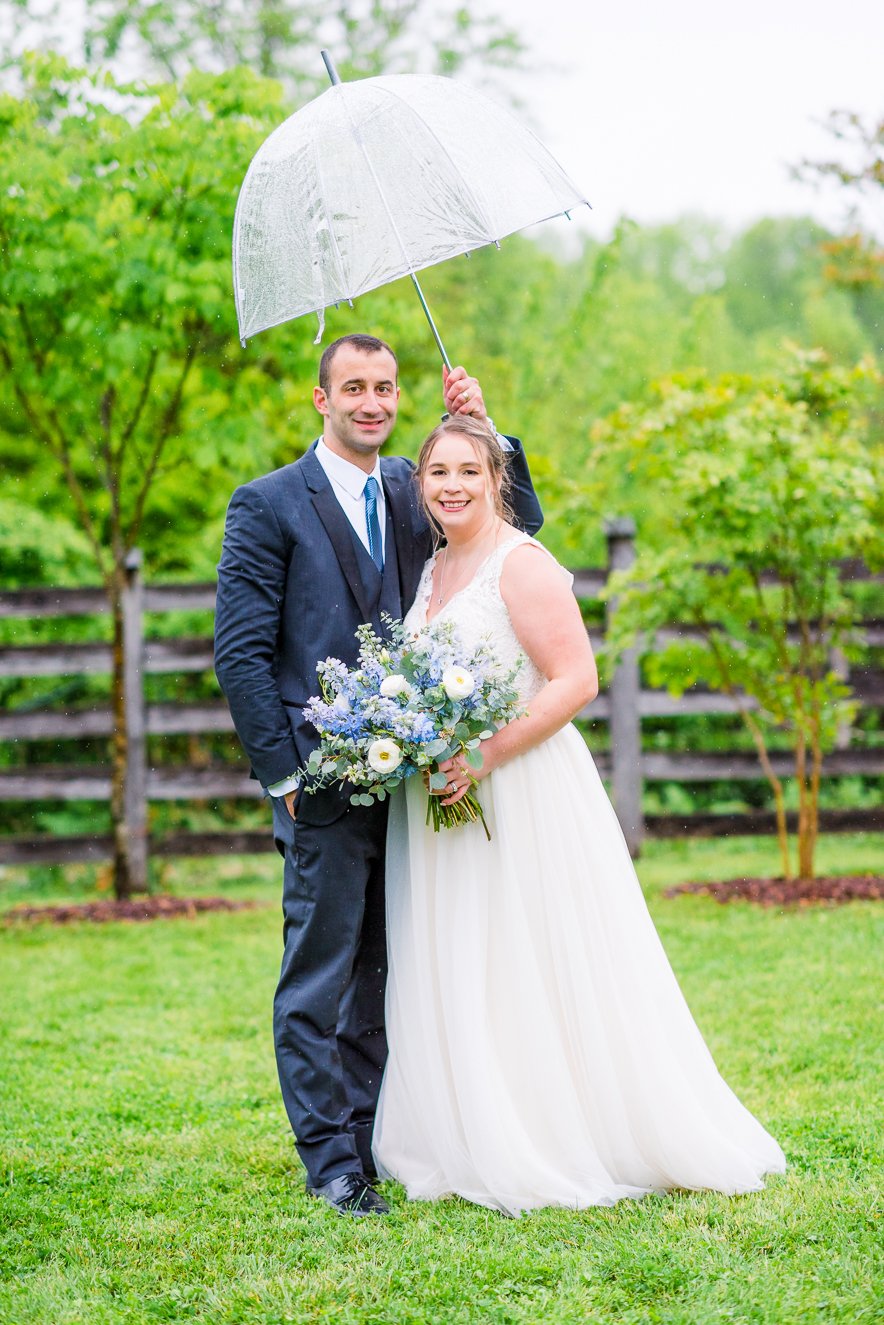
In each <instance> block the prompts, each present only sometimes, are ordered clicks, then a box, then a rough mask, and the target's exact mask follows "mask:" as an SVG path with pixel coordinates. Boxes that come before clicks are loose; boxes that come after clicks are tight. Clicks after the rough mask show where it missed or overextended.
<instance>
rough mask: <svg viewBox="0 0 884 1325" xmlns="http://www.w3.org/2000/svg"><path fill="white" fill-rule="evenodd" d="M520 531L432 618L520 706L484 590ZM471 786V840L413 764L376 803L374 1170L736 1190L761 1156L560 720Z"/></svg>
mask: <svg viewBox="0 0 884 1325" xmlns="http://www.w3.org/2000/svg"><path fill="white" fill-rule="evenodd" d="M526 541H529V540H528V538H527V535H524V534H520V535H516V536H515V537H513V538H511V539H509V540H508V541H507V542H506V543H504V544H502V545H501V546H500V547H499V548H498V549H497V550H496V551H495V552H494V553H493V554H492V555H491V557H490V558H489V559H488V560H487V561H486V562H485V564H484V565H483V566H482V567H481V568H480V570H479V571H478V572H477V574H476V576H475V578H474V579H473V580H472V582H471V583H470V584H469V585H468V586H467V587H466V588H465V589H463V590H462V591H461V592H460V593H458V594H456V595H455V596H454V597H453V598H452V599H451V600H450V601H449V602H448V603H447V604H446V606H445V607H444V608H443V610H442V611H441V613H440V614H439V617H438V618H434V620H435V619H440V620H441V619H450V620H452V621H454V622H455V624H456V628H457V633H458V635H459V637H460V638H461V639H462V641H463V643H464V644H465V646H466V647H467V648H471V647H472V646H473V645H475V644H477V643H478V642H479V640H480V639H483V638H490V640H491V641H492V642H493V645H494V648H495V651H496V653H497V655H498V657H499V658H500V659H501V661H502V662H503V663H504V664H511V663H514V662H516V661H517V660H519V661H520V662H521V671H520V674H519V680H518V682H517V684H518V685H519V690H520V695H521V697H522V700H523V701H524V702H525V704H526V706H528V705H530V701H531V697H532V695H534V694H536V693H537V691H538V690H539V689H540V688H541V686H542V685H543V684H544V678H543V676H542V675H541V674H540V673H539V672H538V670H537V669H536V667H535V666H534V665H533V663H532V662H531V661H530V660H529V659H528V658H527V657H526V656H525V654H524V653H523V651H522V649H521V648H520V645H519V642H518V639H517V638H516V635H515V633H514V631H513V627H512V623H511V621H510V618H509V614H508V612H507V609H506V605H505V604H504V602H503V599H502V598H501V595H500V589H499V581H500V572H501V568H502V566H503V562H504V559H505V557H506V555H507V553H508V552H509V551H510V550H511V549H512V548H513V547H515V546H517V545H518V544H520V543H523V542H526ZM538 555H544V553H540V552H539V553H538ZM545 555H550V554H548V553H546V554H545ZM432 564H433V563H432V561H430V562H428V563H427V566H426V567H425V568H424V574H423V578H422V580H421V583H420V587H419V589H418V593H417V598H416V600H415V603H414V606H413V607H412V608H411V611H410V612H409V613H408V615H407V617H406V624H407V625H408V626H409V627H410V628H412V629H413V630H417V629H419V628H420V627H423V626H424V625H425V624H426V616H427V606H428V602H429V596H430V582H431V575H432ZM563 574H567V572H566V571H564V570H563ZM479 796H480V799H481V801H482V803H483V806H484V810H485V815H486V818H487V820H488V825H489V828H490V830H491V834H492V839H491V841H490V842H488V841H487V840H486V838H485V834H484V832H483V830H482V828H481V826H480V825H478V824H474V825H468V826H466V827H461V828H455V829H445V830H443V831H441V832H439V833H434V832H433V831H432V829H431V828H428V827H426V824H425V817H426V804H427V800H426V798H427V793H426V791H425V789H424V786H423V783H422V781H421V779H419V778H411V779H409V781H408V782H407V783H406V784H405V788H404V789H403V790H401V791H400V792H399V793H397V795H396V796H395V797H394V800H393V804H392V805H391V815H390V827H389V834H388V841H387V927H388V929H387V944H388V950H389V958H390V974H389V984H388V986H387V1034H388V1039H389V1046H390V1056H389V1061H388V1063H387V1068H386V1071H385V1074H384V1080H383V1085H382V1088H381V1097H380V1103H379V1107H378V1115H377V1123H376V1127H375V1133H374V1154H375V1158H376V1162H377V1165H378V1170H379V1172H380V1174H381V1175H382V1176H384V1177H392V1178H396V1179H398V1180H399V1181H400V1182H402V1183H403V1184H404V1185H405V1187H406V1190H407V1192H408V1195H409V1196H410V1197H412V1198H417V1199H431V1198H435V1197H441V1196H444V1195H446V1194H450V1193H456V1194H458V1195H459V1196H462V1197H465V1198H466V1199H467V1200H469V1201H474V1202H477V1203H478V1204H480V1205H486V1206H491V1207H493V1208H496V1209H499V1210H502V1211H506V1212H508V1213H510V1214H518V1213H519V1212H520V1211H522V1210H530V1209H533V1208H536V1207H539V1206H567V1207H571V1208H575V1209H579V1208H581V1207H584V1206H590V1205H610V1204H612V1203H613V1202H615V1201H618V1200H620V1199H622V1198H623V1197H638V1196H643V1195H645V1194H646V1193H648V1192H652V1191H662V1190H667V1189H669V1188H673V1187H684V1188H712V1189H714V1190H717V1191H721V1192H727V1193H736V1192H748V1191H755V1190H757V1189H758V1188H760V1187H761V1186H762V1185H763V1184H762V1175H763V1174H765V1173H774V1172H776V1173H778V1172H782V1171H783V1169H784V1168H785V1160H784V1157H783V1153H782V1151H781V1150H780V1147H779V1146H778V1145H777V1143H776V1141H774V1140H773V1138H772V1137H771V1136H769V1135H768V1133H767V1132H766V1131H765V1130H764V1128H763V1127H762V1126H761V1125H760V1124H759V1123H758V1122H757V1121H756V1120H755V1118H753V1117H752V1115H751V1114H750V1113H749V1112H748V1111H747V1110H746V1109H745V1108H744V1107H743V1105H742V1104H741V1103H740V1102H739V1100H738V1099H737V1098H736V1096H735V1095H734V1094H733V1093H732V1091H731V1090H730V1089H729V1087H728V1086H727V1085H726V1084H725V1082H724V1081H723V1080H722V1078H721V1077H720V1076H719V1074H718V1071H717V1069H716V1067H715V1063H714V1062H713V1060H712V1056H711V1055H710V1053H709V1050H708V1049H707V1047H706V1044H705V1042H704V1041H703V1038H702V1036H701V1035H700V1032H699V1030H698V1029H697V1027H696V1025H695V1024H694V1021H693V1019H692V1017H691V1014H690V1012H689V1010H688V1007H687V1005H686V1003H685V1001H684V998H683V996H682V994H681V991H680V989H679V987H678V984H677V983H676V980H675V976H674V975H673V973H672V970H671V968H670V965H669V962H668V960H667V958H666V954H665V952H664V951H663V948H662V946H661V944H660V940H659V938H658V937H657V932H656V930H655V929H654V925H653V923H652V921H651V918H650V916H649V914H648V910H647V907H646V905H645V902H644V898H643V896H642V892H641V889H640V886H639V883H638V880H637V878H636V875H635V870H634V869H633V865H632V861H631V859H630V857H629V853H628V851H627V848H626V844H625V842H624V840H623V835H622V833H621V831H620V826H619V824H618V822H617V819H616V817H615V815H614V811H613V809H612V807H611V804H610V802H609V801H608V798H607V796H606V794H605V791H604V788H603V786H602V783H601V780H600V779H599V775H598V773H597V771H596V768H595V765H594V763H593V760H592V756H591V755H590V753H589V751H588V750H587V748H586V745H585V743H584V741H583V738H582V737H581V736H580V734H579V732H578V731H577V730H576V728H575V727H573V726H572V725H571V724H569V725H568V726H566V727H564V728H563V729H562V730H561V731H559V732H557V733H556V734H555V735H554V736H552V737H551V738H550V739H549V740H547V741H545V742H544V743H543V744H542V745H540V746H538V747H537V748H536V749H534V750H531V751H529V752H528V753H526V754H523V755H521V756H518V757H517V758H515V759H512V760H511V761H510V762H509V763H507V764H504V765H503V766H502V767H500V768H498V769H495V770H494V772H493V773H491V774H490V775H489V776H488V777H487V778H486V779H484V780H483V781H482V782H481V784H480V787H479ZM735 992H736V991H735Z"/></svg>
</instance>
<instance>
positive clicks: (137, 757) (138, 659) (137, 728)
mask: <svg viewBox="0 0 884 1325" xmlns="http://www.w3.org/2000/svg"><path fill="white" fill-rule="evenodd" d="M123 669H124V670H123V695H124V700H125V705H126V730H127V746H126V750H127V754H126V792H125V816H126V836H127V837H128V840H129V865H130V877H131V882H132V888H133V890H134V891H135V892H146V891H147V707H146V704H145V701H144V586H143V583H142V580H141V552H140V550H139V549H138V548H132V549H131V550H130V551H129V552H128V553H127V555H126V588H125V590H124V591H123Z"/></svg>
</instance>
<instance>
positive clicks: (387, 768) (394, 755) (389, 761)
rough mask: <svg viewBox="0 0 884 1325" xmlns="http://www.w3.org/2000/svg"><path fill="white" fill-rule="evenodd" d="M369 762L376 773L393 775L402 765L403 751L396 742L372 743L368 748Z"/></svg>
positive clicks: (382, 741)
mask: <svg viewBox="0 0 884 1325" xmlns="http://www.w3.org/2000/svg"><path fill="white" fill-rule="evenodd" d="M368 762H369V763H370V764H371V766H372V768H373V769H374V771H375V772H376V773H392V772H393V770H394V769H395V768H398V767H399V765H400V764H401V763H402V751H401V750H400V749H399V746H398V745H397V744H396V742H395V741H390V740H381V741H372V743H371V745H370V746H369V747H368Z"/></svg>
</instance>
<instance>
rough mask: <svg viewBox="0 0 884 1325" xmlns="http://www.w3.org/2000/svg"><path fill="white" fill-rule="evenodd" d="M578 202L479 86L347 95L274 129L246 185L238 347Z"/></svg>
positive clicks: (363, 86) (439, 81)
mask: <svg viewBox="0 0 884 1325" xmlns="http://www.w3.org/2000/svg"><path fill="white" fill-rule="evenodd" d="M584 202H586V199H585V198H584V197H583V194H582V193H581V192H580V190H579V189H578V188H577V186H576V185H575V184H573V183H572V182H571V180H570V179H568V177H567V175H566V174H565V173H564V172H563V171H562V169H561V168H560V167H559V166H558V165H557V163H556V161H555V160H554V159H553V157H552V156H550V154H549V152H548V151H547V150H546V148H545V147H544V146H543V144H542V143H541V142H540V141H539V140H538V139H537V138H536V137H535V136H534V134H533V133H531V132H530V131H529V130H527V129H525V128H524V127H523V126H522V125H521V124H519V122H518V121H517V120H516V119H515V118H514V117H513V116H512V115H511V114H510V113H509V112H508V111H506V110H504V109H502V108H501V107H500V106H498V105H496V104H495V103H494V102H493V101H491V100H489V99H488V98H487V97H485V96H483V95H481V94H480V93H478V92H475V91H473V90H472V89H471V88H468V87H464V86H463V85H462V84H459V83H455V82H454V81H453V80H451V79H449V78H439V77H431V76H427V77H421V76H417V75H410V74H398V75H390V76H386V77H381V78H366V79H362V80H360V81H357V82H353V83H339V84H337V85H335V86H333V87H330V88H329V89H328V91H326V92H324V93H323V94H322V95H321V96H319V97H317V98H316V99H315V100H314V101H311V102H310V103H309V104H308V105H306V106H304V107H303V109H301V110H299V111H296V113H295V114H294V115H292V116H290V117H289V119H287V120H286V121H285V122H284V123H283V124H281V125H280V126H279V128H278V129H276V130H274V132H273V133H272V134H271V135H270V137H269V138H267V139H266V141H265V142H264V143H263V144H262V146H261V147H260V148H259V150H258V152H257V153H256V155H255V157H254V159H253V161H252V163H251V165H250V166H249V169H248V173H247V174H246V177H245V180H244V181H243V186H242V189H241V191H240V195H239V200H238V202H237V206H236V217H235V220H234V227H233V279H234V292H235V298H236V311H237V317H238V319H239V332H240V339H241V340H242V342H243V344H245V341H246V338H247V337H249V336H254V335H255V334H256V333H257V332H259V331H265V330H266V329H267V328H268V327H273V326H276V325H277V324H278V323H280V322H286V321H289V320H290V319H291V318H296V317H300V316H301V315H302V314H304V313H310V312H315V313H319V314H320V317H321V315H322V312H323V310H324V309H325V308H327V307H328V306H329V305H331V304H337V303H340V302H342V301H344V300H350V299H354V298H355V297H356V296H357V295H360V294H364V293H365V292H366V291H367V290H373V289H376V288H377V287H378V286H381V285H385V284H386V283H387V282H388V281H393V280H396V279H398V278H399V277H401V276H408V275H411V276H413V275H414V273H415V272H416V271H420V270H421V269H422V268H423V267H428V266H431V265H432V264H434V263H437V262H442V261H443V260H444V259H446V258H451V257H456V256H457V255H458V254H461V253H468V252H469V251H470V250H471V249H474V248H480V247H481V246H482V245H484V244H489V243H496V242H497V241H499V240H500V239H502V238H503V237H504V236H505V235H509V234H512V233H513V232H514V231H516V230H521V229H522V228H523V227H524V226H527V225H533V224H534V223H535V222H537V221H544V220H546V219H547V218H549V217H552V216H560V215H562V214H563V213H567V212H569V211H570V210H571V209H572V208H574V207H576V206H578V205H579V204H581V203H584ZM443 357H444V355H443Z"/></svg>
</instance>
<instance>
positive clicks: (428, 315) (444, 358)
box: [411, 272, 451, 368]
mask: <svg viewBox="0 0 884 1325" xmlns="http://www.w3.org/2000/svg"><path fill="white" fill-rule="evenodd" d="M411 279H412V281H413V282H414V288H415V289H416V290H417V297H418V299H419V300H420V301H421V308H422V309H423V310H424V313H425V314H426V318H427V321H428V322H429V324H430V330H431V331H432V333H433V339H434V340H435V342H436V344H437V346H438V347H439V353H440V354H441V355H442V362H443V364H444V365H445V367H446V368H450V367H451V360H450V359H449V357H448V355H447V354H446V353H445V346H444V345H443V344H442V337H441V336H440V335H439V332H438V331H437V330H436V323H435V322H434V321H433V314H432V313H431V312H430V309H429V306H428V305H427V301H426V299H425V298H424V292H423V290H422V289H421V287H420V281H419V280H418V279H417V277H416V276H415V274H414V272H412V273H411Z"/></svg>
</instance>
